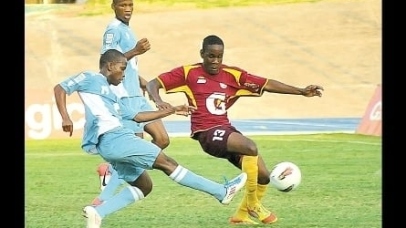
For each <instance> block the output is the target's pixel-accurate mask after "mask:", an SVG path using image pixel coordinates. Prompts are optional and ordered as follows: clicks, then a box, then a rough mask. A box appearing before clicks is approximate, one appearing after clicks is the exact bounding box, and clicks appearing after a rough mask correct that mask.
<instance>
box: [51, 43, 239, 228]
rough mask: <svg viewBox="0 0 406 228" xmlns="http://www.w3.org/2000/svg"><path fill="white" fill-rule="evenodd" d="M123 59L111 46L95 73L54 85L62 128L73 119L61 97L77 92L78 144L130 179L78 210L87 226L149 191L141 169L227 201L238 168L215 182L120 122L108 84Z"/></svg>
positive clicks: (117, 76)
mask: <svg viewBox="0 0 406 228" xmlns="http://www.w3.org/2000/svg"><path fill="white" fill-rule="evenodd" d="M126 67H127V59H126V57H125V56H124V54H122V53H121V52H119V51H117V50H115V49H110V50H107V51H106V52H104V53H103V54H102V55H101V56H100V61H99V68H100V72H92V71H84V72H81V73H79V74H77V75H74V76H71V77H69V78H67V79H65V80H64V81H62V82H61V83H59V84H57V85H55V87H54V95H55V101H56V105H57V107H58V110H59V113H60V115H61V117H62V129H63V131H64V132H69V135H70V136H71V135H72V132H73V122H72V120H71V118H70V116H69V114H68V111H67V107H66V96H67V95H70V94H72V93H74V92H77V93H78V95H79V96H80V98H81V100H82V103H83V105H84V106H85V126H84V133H83V139H82V149H83V150H84V151H86V152H88V153H90V154H99V155H100V156H101V157H102V158H103V159H104V160H105V161H107V162H109V163H110V164H112V166H113V167H114V168H115V170H116V171H117V173H118V174H119V176H120V178H122V179H123V180H125V181H126V182H127V183H129V186H127V187H125V188H123V189H122V190H121V191H119V192H118V193H117V194H116V195H114V196H113V197H112V198H110V199H109V200H107V201H106V202H104V203H103V204H100V205H98V206H86V207H85V208H84V209H83V212H84V216H85V217H86V218H87V225H86V227H87V228H98V227H100V226H101V221H102V219H103V218H104V217H105V216H107V215H109V214H112V213H114V212H116V211H118V210H120V209H122V208H124V207H126V206H128V205H129V204H131V203H134V202H136V201H138V200H141V199H143V198H144V197H146V196H147V195H148V194H149V193H150V192H151V191H152V181H151V179H150V177H149V176H148V173H147V172H146V171H145V170H146V169H158V170H161V171H162V172H164V173H165V174H166V175H167V176H169V178H170V179H171V180H173V181H175V182H177V183H178V184H180V185H183V186H186V187H189V188H192V189H195V190H199V191H202V192H205V193H207V194H210V195H212V196H213V197H214V198H216V199H217V200H219V202H220V203H222V204H226V205H227V204H229V203H230V202H231V200H232V199H233V198H234V196H235V195H236V193H237V192H239V191H240V190H241V188H243V187H244V185H245V182H246V180H247V174H246V173H244V172H243V173H241V174H240V175H238V176H237V177H235V178H234V179H233V180H231V181H230V182H228V183H226V184H219V183H216V182H214V181H211V180H209V179H206V178H204V177H202V176H200V175H197V174H195V173H193V172H191V171H190V170H188V169H187V168H185V167H183V166H181V165H179V164H178V163H177V162H176V161H175V160H174V159H173V158H171V157H168V156H167V155H166V154H165V153H164V152H163V151H162V149H161V148H159V147H158V146H156V145H155V144H153V143H151V142H148V141H146V140H144V139H142V138H140V137H138V136H136V135H135V134H134V132H133V131H132V130H131V129H129V128H126V127H124V125H123V122H122V117H121V114H120V112H122V111H126V110H125V109H126V106H123V105H122V104H121V100H120V99H119V98H118V97H117V96H116V95H115V94H114V93H113V91H112V90H111V89H110V86H109V85H111V84H112V85H118V84H120V83H121V81H122V80H123V78H124V71H125V69H126ZM193 111H194V108H193V107H191V106H187V105H181V106H175V107H173V106H172V107H170V108H168V109H165V110H156V111H140V112H138V113H136V115H135V117H134V120H136V121H138V122H145V121H151V120H155V119H158V118H163V117H166V116H169V115H172V114H175V113H176V114H179V113H180V114H183V115H185V114H187V113H191V112H193Z"/></svg>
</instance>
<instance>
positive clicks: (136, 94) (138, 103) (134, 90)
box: [101, 0, 169, 149]
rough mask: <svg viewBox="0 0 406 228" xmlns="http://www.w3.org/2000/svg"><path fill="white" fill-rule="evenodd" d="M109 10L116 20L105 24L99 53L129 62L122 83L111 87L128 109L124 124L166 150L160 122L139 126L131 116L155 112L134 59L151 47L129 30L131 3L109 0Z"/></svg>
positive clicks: (130, 0)
mask: <svg viewBox="0 0 406 228" xmlns="http://www.w3.org/2000/svg"><path fill="white" fill-rule="evenodd" d="M111 8H112V9H113V10H114V13H115V18H114V19H113V20H112V21H111V22H110V23H109V24H108V25H107V27H106V30H105V32H104V34H103V43H102V47H101V54H102V53H104V52H105V51H106V50H108V49H117V50H119V51H120V52H122V53H124V55H125V57H126V59H127V61H128V66H127V68H126V70H125V78H124V79H123V83H121V84H119V85H118V86H114V85H113V86H111V87H112V90H113V91H114V92H115V93H116V95H118V96H119V97H120V98H121V99H122V101H123V103H124V104H125V105H127V108H128V109H129V113H124V114H123V123H124V125H125V126H126V127H128V128H130V129H132V130H134V132H135V133H136V134H137V135H138V136H140V137H142V136H143V133H144V131H145V132H147V133H148V134H150V135H151V137H152V142H153V143H155V144H156V145H157V146H159V147H160V148H161V149H165V148H166V147H167V146H168V145H169V136H168V133H167V132H166V129H165V127H164V125H163V123H162V121H161V120H156V121H150V122H145V123H140V122H135V121H134V120H133V117H134V116H132V114H133V111H134V110H141V111H153V110H154V108H152V107H151V105H150V104H149V103H148V100H147V99H146V98H145V96H144V93H143V91H145V89H146V84H147V80H145V79H144V78H142V77H141V76H140V75H139V70H138V58H137V56H138V55H141V54H144V53H145V52H147V51H148V50H149V49H150V48H151V46H150V43H149V41H148V39H147V38H142V39H140V40H138V41H137V36H136V34H135V33H134V32H133V30H131V28H130V19H131V16H132V13H133V9H134V3H133V0H112V4H111Z"/></svg>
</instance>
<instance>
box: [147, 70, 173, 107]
mask: <svg viewBox="0 0 406 228" xmlns="http://www.w3.org/2000/svg"><path fill="white" fill-rule="evenodd" d="M161 88H163V86H162V84H161V82H160V81H159V80H158V78H154V79H152V80H151V81H149V82H148V83H147V86H146V89H147V92H148V95H149V98H150V99H151V100H152V101H153V102H154V103H155V105H156V107H157V108H158V109H160V110H166V109H170V108H171V106H172V105H170V104H169V103H166V102H165V101H163V100H162V98H161V96H160V95H159V90H160V89H161Z"/></svg>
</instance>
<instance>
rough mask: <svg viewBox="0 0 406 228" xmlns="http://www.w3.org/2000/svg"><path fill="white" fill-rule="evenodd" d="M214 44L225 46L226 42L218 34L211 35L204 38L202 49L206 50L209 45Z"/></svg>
mask: <svg viewBox="0 0 406 228" xmlns="http://www.w3.org/2000/svg"><path fill="white" fill-rule="evenodd" d="M213 44H218V45H222V46H224V42H223V40H222V39H221V38H220V37H218V36H216V35H209V36H206V37H205V38H204V39H203V44H202V50H203V51H204V50H205V49H206V46H207V45H213Z"/></svg>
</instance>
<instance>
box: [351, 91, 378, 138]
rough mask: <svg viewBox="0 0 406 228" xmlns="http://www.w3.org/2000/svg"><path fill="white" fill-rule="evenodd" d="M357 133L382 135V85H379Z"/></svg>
mask: <svg viewBox="0 0 406 228" xmlns="http://www.w3.org/2000/svg"><path fill="white" fill-rule="evenodd" d="M355 133H357V134H363V135H375V136H381V135H382V86H381V85H378V87H377V88H376V89H375V93H374V95H373V96H372V98H371V100H370V101H369V104H368V107H367V109H366V111H365V114H364V116H363V117H362V120H361V123H360V124H359V126H358V128H357V130H356V131H355Z"/></svg>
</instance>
